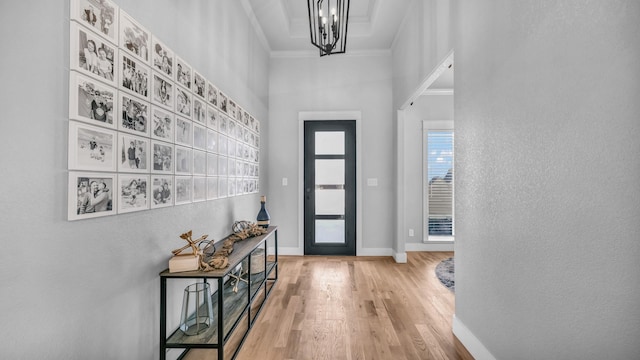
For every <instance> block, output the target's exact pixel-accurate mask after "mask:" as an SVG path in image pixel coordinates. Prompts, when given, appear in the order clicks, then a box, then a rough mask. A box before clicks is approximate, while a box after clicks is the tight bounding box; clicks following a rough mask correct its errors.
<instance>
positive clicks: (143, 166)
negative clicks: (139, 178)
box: [118, 133, 151, 173]
mask: <svg viewBox="0 0 640 360" xmlns="http://www.w3.org/2000/svg"><path fill="white" fill-rule="evenodd" d="M150 148H151V144H150V142H149V139H147V138H143V137H140V136H135V135H129V134H125V133H119V134H118V171H119V172H132V173H133V172H135V173H148V172H149V170H150V167H151V165H150V159H151V156H150Z"/></svg>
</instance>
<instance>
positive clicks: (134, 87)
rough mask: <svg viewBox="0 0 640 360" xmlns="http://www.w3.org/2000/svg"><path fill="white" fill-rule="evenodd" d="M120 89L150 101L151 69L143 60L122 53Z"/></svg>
mask: <svg viewBox="0 0 640 360" xmlns="http://www.w3.org/2000/svg"><path fill="white" fill-rule="evenodd" d="M119 69H120V89H122V90H124V91H127V92H129V93H131V94H134V95H136V96H139V97H141V98H143V99H145V100H146V101H149V88H150V87H151V85H150V82H151V68H149V67H148V66H147V65H146V64H145V63H143V62H142V61H141V60H138V59H135V58H133V57H131V56H130V55H128V54H126V53H124V52H121V53H120V68H119Z"/></svg>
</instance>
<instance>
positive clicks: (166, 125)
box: [151, 106, 175, 143]
mask: <svg viewBox="0 0 640 360" xmlns="http://www.w3.org/2000/svg"><path fill="white" fill-rule="evenodd" d="M174 127H175V115H173V113H171V112H169V111H167V110H165V109H162V108H159V107H157V106H152V107H151V138H152V139H158V140H162V141H168V142H170V143H172V142H173V141H174V133H175V130H174Z"/></svg>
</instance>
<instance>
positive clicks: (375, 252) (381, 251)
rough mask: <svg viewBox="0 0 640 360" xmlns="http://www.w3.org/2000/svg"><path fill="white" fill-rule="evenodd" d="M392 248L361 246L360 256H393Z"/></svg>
mask: <svg viewBox="0 0 640 360" xmlns="http://www.w3.org/2000/svg"><path fill="white" fill-rule="evenodd" d="M393 255H394V252H393V249H392V248H361V249H360V250H359V251H358V256H393Z"/></svg>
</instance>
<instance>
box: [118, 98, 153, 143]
mask: <svg viewBox="0 0 640 360" xmlns="http://www.w3.org/2000/svg"><path fill="white" fill-rule="evenodd" d="M118 106H120V111H119V112H118V130H120V131H125V132H128V133H131V134H135V135H140V136H146V137H149V133H150V128H151V122H150V120H149V119H150V114H151V109H150V107H151V106H150V104H149V102H147V101H144V100H143V99H140V98H138V97H136V96H133V95H130V94H128V93H125V92H120V93H119V96H118Z"/></svg>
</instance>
